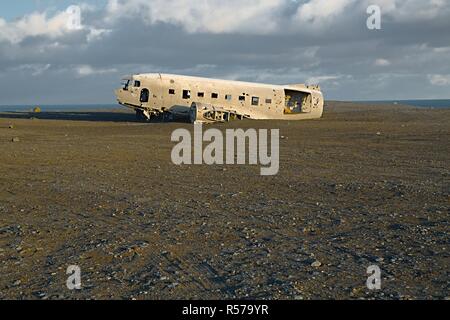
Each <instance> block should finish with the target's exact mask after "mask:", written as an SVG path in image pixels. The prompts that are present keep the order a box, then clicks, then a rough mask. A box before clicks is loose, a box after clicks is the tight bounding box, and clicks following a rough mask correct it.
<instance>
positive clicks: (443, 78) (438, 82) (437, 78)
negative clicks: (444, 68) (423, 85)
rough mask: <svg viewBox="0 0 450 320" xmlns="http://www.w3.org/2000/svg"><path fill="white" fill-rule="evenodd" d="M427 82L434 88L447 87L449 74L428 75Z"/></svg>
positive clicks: (449, 79)
mask: <svg viewBox="0 0 450 320" xmlns="http://www.w3.org/2000/svg"><path fill="white" fill-rule="evenodd" d="M428 80H429V81H430V83H431V84H432V85H435V86H448V85H450V74H447V75H443V74H429V75H428Z"/></svg>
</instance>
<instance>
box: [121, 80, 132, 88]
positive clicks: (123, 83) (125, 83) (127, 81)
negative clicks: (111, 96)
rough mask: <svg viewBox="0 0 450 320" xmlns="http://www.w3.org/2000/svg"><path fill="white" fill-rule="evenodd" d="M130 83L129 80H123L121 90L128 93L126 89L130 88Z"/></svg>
mask: <svg viewBox="0 0 450 320" xmlns="http://www.w3.org/2000/svg"><path fill="white" fill-rule="evenodd" d="M130 82H131V80H130V79H123V80H122V88H123V90H125V91H128V87H129V86H130Z"/></svg>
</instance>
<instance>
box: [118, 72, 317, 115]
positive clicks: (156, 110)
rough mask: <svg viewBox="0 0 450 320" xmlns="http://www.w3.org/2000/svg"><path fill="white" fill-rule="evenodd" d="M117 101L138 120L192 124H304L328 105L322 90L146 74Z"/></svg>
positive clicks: (133, 79) (132, 80) (126, 84)
mask: <svg viewBox="0 0 450 320" xmlns="http://www.w3.org/2000/svg"><path fill="white" fill-rule="evenodd" d="M116 96H117V101H118V102H119V103H120V104H121V105H123V106H126V107H129V108H131V109H134V110H135V111H136V117H137V118H138V119H139V120H143V121H148V120H151V119H152V118H154V117H158V118H161V119H163V120H170V119H172V118H173V117H174V116H175V115H176V116H186V117H189V119H190V121H191V122H193V123H208V122H227V121H231V120H235V119H256V120H262V119H274V120H275V119H276V120H305V119H317V118H320V117H322V114H323V106H324V99H323V95H322V92H321V90H320V87H319V86H317V85H304V84H291V85H271V84H261V83H251V82H242V81H230V80H219V79H209V78H200V77H190V76H182V75H172V74H162V73H147V74H137V75H133V76H130V77H127V78H125V79H124V80H123V83H122V87H121V88H120V89H118V90H116Z"/></svg>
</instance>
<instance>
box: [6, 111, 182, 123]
mask: <svg viewBox="0 0 450 320" xmlns="http://www.w3.org/2000/svg"><path fill="white" fill-rule="evenodd" d="M2 118H3V119H41V120H66V121H95V122H140V123H145V121H142V120H138V119H136V115H135V114H134V113H126V112H105V111H73V112H70V111H59V112H58V111H53V112H40V113H34V112H0V119H2ZM153 122H154V123H160V122H161V121H160V120H158V119H155V120H152V121H150V123H153ZM171 122H187V119H185V118H181V117H177V118H176V119H174V120H173V121H171Z"/></svg>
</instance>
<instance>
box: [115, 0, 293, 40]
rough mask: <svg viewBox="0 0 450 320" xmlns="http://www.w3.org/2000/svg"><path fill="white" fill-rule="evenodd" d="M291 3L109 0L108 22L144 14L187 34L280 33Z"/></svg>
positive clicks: (264, 0) (275, 0) (148, 20)
mask: <svg viewBox="0 0 450 320" xmlns="http://www.w3.org/2000/svg"><path fill="white" fill-rule="evenodd" d="M286 4H287V0H229V1H222V0H201V1H196V2H192V1H190V0H169V1H167V0H153V1H144V0H126V1H125V0H123V1H120V0H109V3H108V6H107V11H108V16H109V17H108V20H109V21H111V20H113V19H115V18H118V17H124V16H129V15H130V14H132V15H140V16H141V17H142V19H144V22H146V23H148V24H157V23H169V24H173V25H178V26H181V27H182V28H183V29H185V30H186V31H187V32H190V33H195V32H208V33H250V34H266V33H270V32H274V31H276V30H278V23H279V22H280V17H279V16H278V15H279V13H280V10H282V9H283V8H285V6H286Z"/></svg>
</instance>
